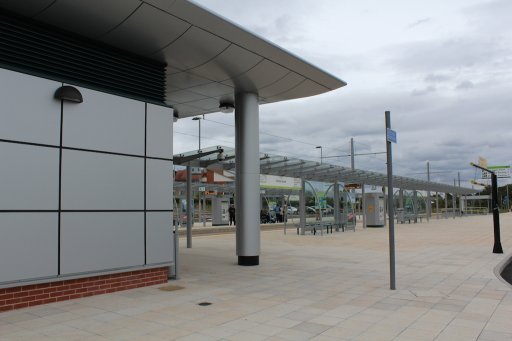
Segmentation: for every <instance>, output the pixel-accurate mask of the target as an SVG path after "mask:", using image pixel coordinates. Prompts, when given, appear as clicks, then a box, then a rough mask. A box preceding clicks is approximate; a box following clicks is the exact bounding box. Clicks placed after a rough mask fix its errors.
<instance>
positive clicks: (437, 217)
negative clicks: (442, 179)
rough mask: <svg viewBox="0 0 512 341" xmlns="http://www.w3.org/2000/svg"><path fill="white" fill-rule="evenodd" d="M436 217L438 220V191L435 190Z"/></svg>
mask: <svg viewBox="0 0 512 341" xmlns="http://www.w3.org/2000/svg"><path fill="white" fill-rule="evenodd" d="M436 218H437V220H439V193H438V192H436Z"/></svg>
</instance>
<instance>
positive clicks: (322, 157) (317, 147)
mask: <svg viewBox="0 0 512 341" xmlns="http://www.w3.org/2000/svg"><path fill="white" fill-rule="evenodd" d="M315 148H316V149H320V163H321V164H322V163H323V159H324V155H323V148H322V146H316V147H315Z"/></svg>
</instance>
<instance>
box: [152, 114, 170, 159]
mask: <svg viewBox="0 0 512 341" xmlns="http://www.w3.org/2000/svg"><path fill="white" fill-rule="evenodd" d="M147 112H148V119H147V140H146V145H147V147H146V155H147V156H152V157H161V158H166V159H172V124H173V121H172V120H173V111H172V109H171V108H166V107H160V106H157V105H154V104H148V108H147Z"/></svg>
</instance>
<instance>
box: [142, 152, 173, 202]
mask: <svg viewBox="0 0 512 341" xmlns="http://www.w3.org/2000/svg"><path fill="white" fill-rule="evenodd" d="M146 162H147V164H146V208H147V209H148V210H171V209H172V171H173V170H172V162H171V161H163V160H151V159H148V160H146Z"/></svg>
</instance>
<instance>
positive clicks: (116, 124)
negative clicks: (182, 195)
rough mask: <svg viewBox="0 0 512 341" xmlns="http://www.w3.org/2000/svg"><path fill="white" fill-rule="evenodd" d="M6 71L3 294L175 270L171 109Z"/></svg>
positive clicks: (0, 111)
mask: <svg viewBox="0 0 512 341" xmlns="http://www.w3.org/2000/svg"><path fill="white" fill-rule="evenodd" d="M62 85H63V84H62V83H59V82H55V81H51V80H47V79H43V78H38V77H34V76H29V75H26V74H22V73H18V72H13V71H9V70H5V69H0V122H1V123H0V160H1V161H0V285H3V286H5V285H9V284H10V283H14V282H16V281H31V280H38V279H39V280H40V279H43V278H55V277H59V276H68V275H78V274H83V273H96V272H104V271H110V270H112V271H113V270H119V269H122V268H131V267H143V266H145V265H151V264H170V263H171V262H173V261H174V260H173V254H174V252H173V243H172V240H171V237H172V230H171V229H172V197H171V196H172V122H173V121H172V119H173V117H172V116H173V115H172V109H170V108H167V107H161V106H157V105H153V104H147V103H144V102H141V101H136V100H132V99H128V98H123V97H119V96H114V95H110V94H106V93H102V92H98V91H94V90H90V89H86V88H81V87H77V88H78V89H79V90H80V92H81V93H82V95H83V98H84V102H83V103H79V104H77V103H68V102H63V103H62V105H61V102H60V101H59V100H56V99H54V97H53V96H54V92H55V90H56V89H58V88H59V87H61V86H62Z"/></svg>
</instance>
